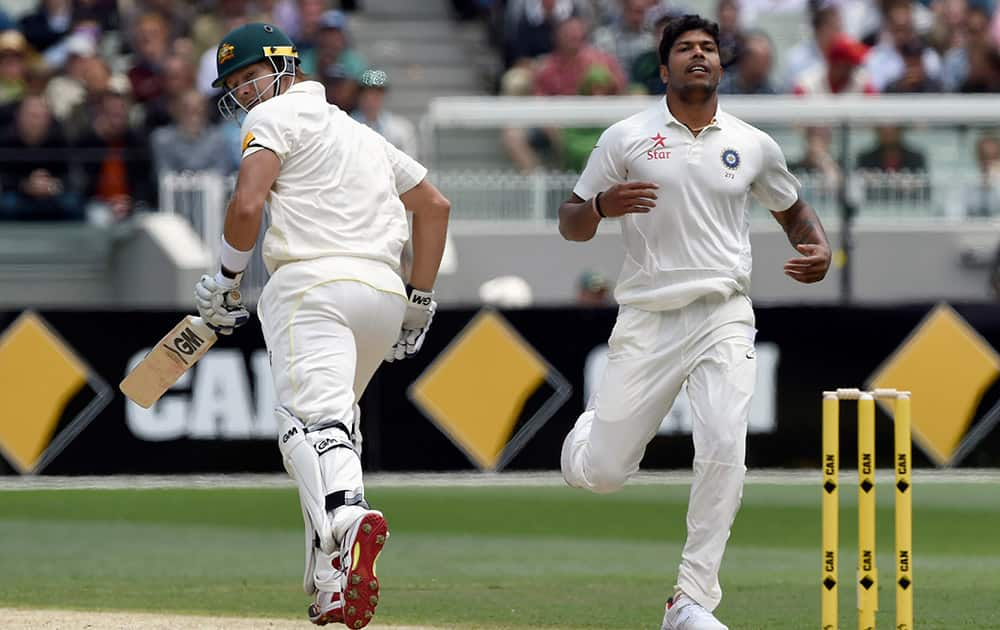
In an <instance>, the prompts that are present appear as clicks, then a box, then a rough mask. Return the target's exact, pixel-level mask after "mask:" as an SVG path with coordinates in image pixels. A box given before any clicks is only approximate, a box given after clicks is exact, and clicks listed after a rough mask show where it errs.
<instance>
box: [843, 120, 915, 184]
mask: <svg viewBox="0 0 1000 630" xmlns="http://www.w3.org/2000/svg"><path fill="white" fill-rule="evenodd" d="M875 132H876V136H875V137H876V143H875V146H873V147H872V148H871V149H869V150H867V151H864V152H862V153H861V154H860V155H858V159H857V164H856V167H857V169H858V170H860V171H862V177H863V179H864V181H865V198H866V199H867V200H868V201H889V200H893V201H912V202H926V201H927V200H929V198H930V184H929V183H928V181H927V160H926V158H925V157H924V154H923V153H921V152H920V151H919V150H918V149H916V148H914V147H911V146H909V145H907V144H906V143H905V142H904V141H903V129H902V128H901V127H899V126H895V125H882V126H880V127H877V128H876V129H875Z"/></svg>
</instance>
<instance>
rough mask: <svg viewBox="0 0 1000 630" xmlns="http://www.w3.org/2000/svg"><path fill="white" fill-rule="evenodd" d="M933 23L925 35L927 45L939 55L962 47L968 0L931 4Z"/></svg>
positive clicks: (948, 0)
mask: <svg viewBox="0 0 1000 630" xmlns="http://www.w3.org/2000/svg"><path fill="white" fill-rule="evenodd" d="M931 9H932V11H933V12H934V23H933V24H932V25H931V29H930V31H929V32H928V33H927V43H928V45H930V46H932V47H933V48H934V50H937V51H938V52H939V53H943V52H945V51H948V50H951V49H952V48H956V47H958V46H961V45H962V40H963V31H964V30H965V19H966V15H967V14H968V11H969V2H968V0H937V1H936V2H934V3H932V4H931Z"/></svg>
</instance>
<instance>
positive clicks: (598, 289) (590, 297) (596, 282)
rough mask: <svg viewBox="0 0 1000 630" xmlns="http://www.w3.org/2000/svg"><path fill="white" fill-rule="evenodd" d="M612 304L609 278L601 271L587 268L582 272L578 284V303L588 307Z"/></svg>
mask: <svg viewBox="0 0 1000 630" xmlns="http://www.w3.org/2000/svg"><path fill="white" fill-rule="evenodd" d="M609 304H611V291H610V289H609V287H608V279H607V278H605V277H604V275H603V274H601V273H600V272H599V271H592V270H587V271H584V272H583V273H582V274H580V280H579V282H577V286H576V305H577V306H583V307H587V308H594V307H600V306H608V305H609Z"/></svg>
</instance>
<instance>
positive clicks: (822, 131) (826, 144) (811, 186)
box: [788, 127, 843, 205]
mask: <svg viewBox="0 0 1000 630" xmlns="http://www.w3.org/2000/svg"><path fill="white" fill-rule="evenodd" d="M832 141H833V131H832V130H831V129H830V128H829V127H806V128H805V143H806V146H805V152H804V153H803V154H802V157H801V158H799V159H798V160H795V161H793V162H791V163H789V165H788V170H789V171H790V172H791V173H792V174H793V175H795V176H796V177H798V178H799V180H800V182H801V183H802V197H803V199H806V200H807V201H808V202H809V203H811V204H813V205H816V204H818V203H819V201H820V200H821V199H822V198H829V197H830V196H831V195H833V194H836V193H837V192H838V191H839V190H840V184H841V182H842V180H843V173H842V171H841V169H840V164H838V163H837V160H836V159H834V157H833V154H832V152H831V150H830V147H831V144H832Z"/></svg>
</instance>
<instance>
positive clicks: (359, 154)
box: [195, 23, 449, 628]
mask: <svg viewBox="0 0 1000 630" xmlns="http://www.w3.org/2000/svg"><path fill="white" fill-rule="evenodd" d="M298 57H299V56H298V52H297V51H296V49H295V46H294V45H293V43H292V41H291V40H290V39H289V38H288V37H287V36H286V35H285V34H284V33H282V32H281V31H280V30H279V29H278V28H277V27H275V26H272V25H270V24H260V23H254V24H247V25H244V26H241V27H239V28H237V29H235V30H233V31H232V32H230V33H229V34H227V35H226V36H225V37H224V38H223V40H222V41H221V42H220V43H219V47H218V51H217V68H218V75H219V76H218V79H216V81H215V84H214V85H215V86H217V87H221V88H223V96H222V97H221V98H220V99H219V110H220V112H221V113H222V114H223V116H225V117H229V118H232V117H235V118H237V119H238V120H241V122H242V128H241V132H240V133H241V137H242V139H243V155H242V158H241V162H240V169H239V176H238V180H237V183H236V190H235V192H234V193H233V196H232V199H231V200H230V202H229V205H228V207H227V209H226V219H225V229H224V234H223V236H222V254H221V260H220V263H221V265H220V269H219V271H218V273H216V274H215V275H205V276H203V277H202V278H201V280H200V281H199V282H198V284H197V286H196V288H195V295H196V301H197V304H198V311H199V313H200V315H201V317H202V318H203V319H204V320H205V322H206V323H208V324H209V325H210V326H212V327H213V328H214V329H215V330H217V331H218V332H219V333H221V334H231V333H232V332H233V330H234V329H235V328H237V327H239V326H241V325H243V324H245V323H246V322H247V321H248V319H249V313H248V312H247V311H246V309H245V308H244V307H243V305H242V304H241V303H239V301H238V300H235V301H234V300H233V299H232V297H231V296H233V295H238V292H235V293H234V290H236V289H238V288H239V284H240V277H241V273H242V272H243V271H244V270H245V269H246V267H247V265H248V263H249V262H250V256H251V254H252V252H253V249H254V247H255V245H256V241H257V234H258V233H259V230H260V225H261V220H262V215H263V212H264V207H265V204H266V205H267V208H268V211H269V214H270V226H269V227H268V230H267V232H266V235H265V237H264V242H263V245H262V247H263V249H262V257H263V260H264V263H265V265H266V267H267V270H268V272H269V273H270V279H269V280H268V282H267V284H266V286H265V287H264V290H263V293H262V294H261V297H260V301H259V303H258V305H257V314H258V317H259V318H260V324H261V329H262V330H263V333H264V339H265V341H266V343H267V350H268V355H269V356H270V359H271V368H272V372H273V377H274V388H275V393H276V397H277V408H276V409H275V414H276V416H277V424H278V448H279V450H280V451H281V455H282V459H283V462H284V465H285V469H286V470H287V471H288V473H289V475H291V477H292V478H293V479H294V480H295V482H296V484H297V485H298V490H299V501H300V503H301V507H302V516H303V520H304V521H305V546H306V569H305V576H304V581H303V587H304V588H305V591H306V593H307V594H309V595H311V596H313V598H314V599H313V602H312V604H311V605H310V606H309V618H310V620H311V621H312V622H313V623H315V624H317V625H325V624H327V623H331V622H341V623H344V624H346V625H347V626H348V627H349V628H363V627H365V626H366V625H368V623H369V622H370V621H371V619H372V617H373V615H374V614H375V607H376V606H377V605H378V603H379V597H380V593H379V581H378V577H377V576H376V574H375V561H376V558H377V557H378V555H379V553H380V552H381V551H382V547H383V545H384V544H385V541H386V539H388V537H389V529H388V526H387V524H386V519H385V517H384V516H383V515H382V513H381V512H379V511H377V510H373V509H371V507H370V506H369V505H368V502H367V501H366V500H365V492H364V484H363V482H362V478H361V477H362V475H361V459H360V454H361V412H360V408H359V407H358V401H359V400H360V399H361V395H362V393H364V391H365V387H366V386H367V385H368V382H369V380H370V379H371V377H372V374H374V372H375V370H376V369H377V368H378V366H379V364H381V362H382V360H383V359H385V360H387V361H392V360H396V359H403V358H406V357H409V356H412V355H413V354H415V353H416V352H417V351H419V350H420V347H421V345H422V344H423V341H424V336H425V335H426V333H427V329H428V327H429V326H430V324H431V320H432V318H433V316H434V311H435V307H436V302H435V301H434V282H435V279H436V277H437V272H438V266H439V265H440V262H441V256H442V253H443V251H444V243H445V233H446V230H447V225H448V213H449V203H448V200H447V199H445V198H444V197H443V196H442V195H441V193H440V192H438V190H437V189H436V188H435V187H434V186H433V185H431V184H430V183H429V182H428V181H427V179H426V175H427V169H425V168H424V167H423V166H421V165H420V164H419V163H417V162H416V161H415V160H414V159H412V158H411V157H409V156H407V155H406V154H404V153H402V152H401V151H399V150H397V149H396V148H395V147H394V146H392V145H391V144H390V143H388V142H387V141H386V140H384V139H383V138H382V137H381V136H380V135H378V134H377V133H376V132H375V131H373V130H371V129H370V128H368V127H366V126H365V125H362V124H360V123H357V122H355V121H354V120H353V119H351V117H350V116H349V115H347V114H346V113H345V112H343V111H341V110H340V109H338V108H337V107H336V106H334V105H330V104H328V103H327V101H326V96H325V90H324V87H323V85H322V84H320V83H318V82H315V81H311V80H309V78H308V77H307V76H306V75H304V74H303V73H302V71H301V70H300V69H299V68H298V63H299V61H298ZM407 210H410V211H412V212H413V228H412V247H413V255H412V272H411V276H410V284H409V285H408V286H404V282H403V280H402V279H401V277H400V269H399V267H400V256H401V253H402V250H403V246H404V244H405V243H406V242H407V240H408V239H410V238H411V237H410V229H409V225H408V223H407V217H406V211H407Z"/></svg>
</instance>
